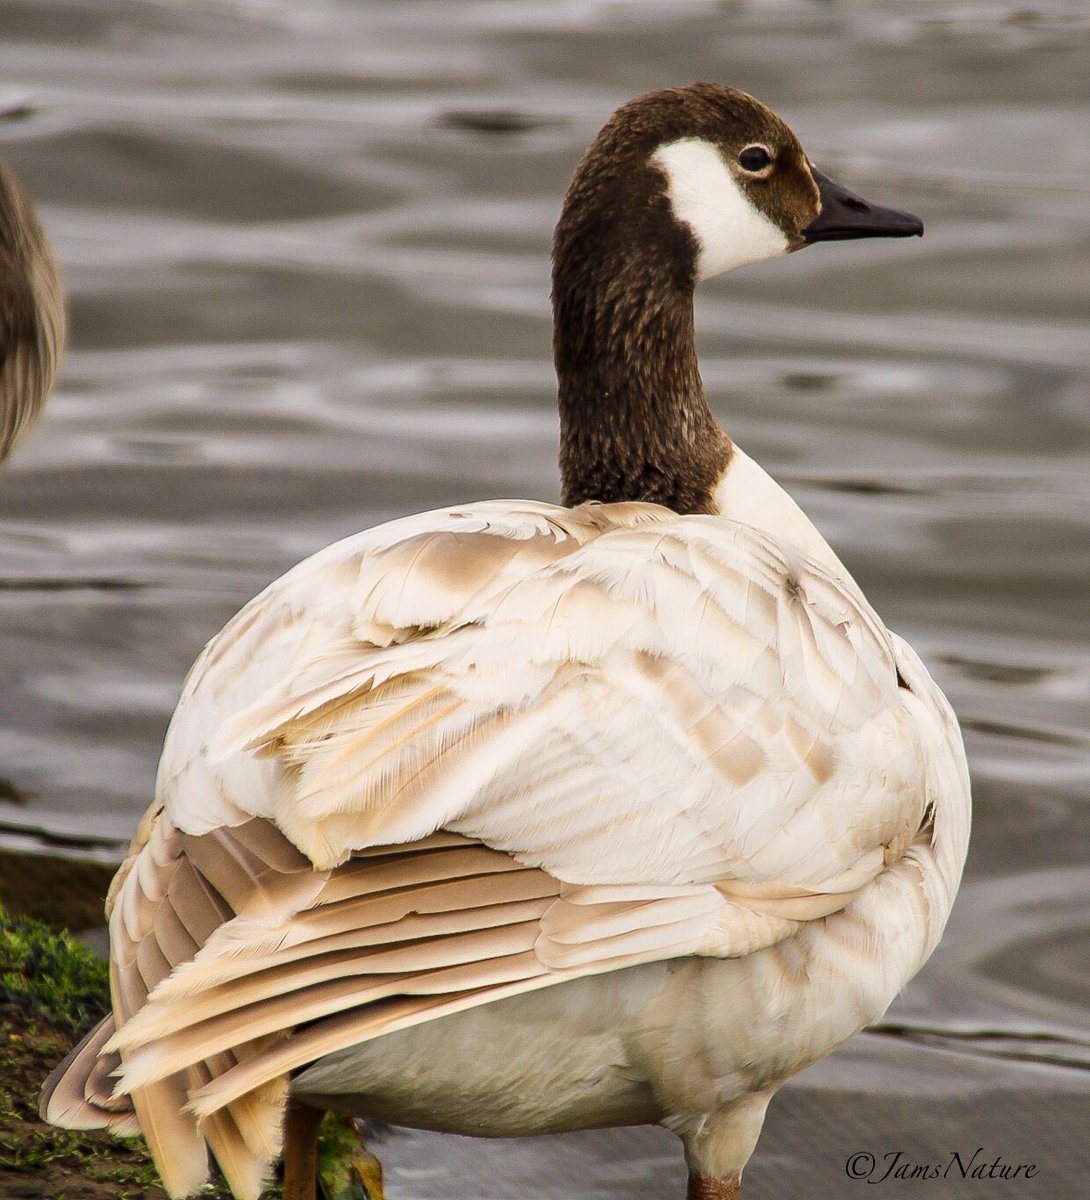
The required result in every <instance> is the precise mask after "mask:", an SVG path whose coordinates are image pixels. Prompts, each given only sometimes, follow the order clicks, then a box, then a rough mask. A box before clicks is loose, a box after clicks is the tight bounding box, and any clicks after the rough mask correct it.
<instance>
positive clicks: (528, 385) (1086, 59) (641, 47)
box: [0, 0, 1090, 1200]
mask: <svg viewBox="0 0 1090 1200" xmlns="http://www.w3.org/2000/svg"><path fill="white" fill-rule="evenodd" d="M697 78H707V79H716V80H721V81H724V82H729V83H733V84H735V85H737V86H741V87H743V88H745V89H747V90H748V91H751V92H753V93H755V94H756V95H758V96H760V97H761V98H762V99H764V100H765V101H767V102H768V103H770V104H771V105H772V106H773V107H775V108H776V109H777V110H778V111H779V112H781V113H782V114H783V115H784V116H785V117H786V118H787V119H788V120H789V122H791V123H792V125H793V126H794V127H795V129H796V130H797V131H798V133H799V134H800V136H801V137H802V139H803V141H804V143H805V145H806V146H807V149H808V150H809V152H810V153H811V155H812V156H813V157H814V158H815V159H816V160H817V161H818V162H819V164H820V165H821V166H822V167H823V168H824V169H826V170H827V171H828V172H829V173H830V174H833V175H834V176H836V177H838V178H842V179H843V181H844V182H845V183H847V184H849V185H850V186H852V187H854V188H857V189H858V190H859V191H860V192H862V193H863V194H864V195H867V196H868V197H871V198H872V199H874V200H876V201H879V202H885V203H891V204H895V205H898V206H902V207H905V208H909V209H912V210H914V211H916V212H919V213H920V214H921V215H922V216H923V218H924V220H925V223H926V225H927V235H926V237H925V238H924V239H923V240H922V241H919V242H912V243H902V242H887V243H882V242H876V243H860V244H850V245H831V246H821V247H817V248H815V249H813V250H810V251H807V252H806V253H805V254H800V255H795V256H792V257H791V258H789V259H786V260H783V261H781V262H778V263H776V264H773V265H767V266H761V267H757V268H752V269H750V270H747V271H743V272H740V273H737V274H734V275H731V276H728V277H727V278H725V279H723V280H720V281H716V282H715V283H713V284H710V285H707V286H705V287H704V288H703V289H702V291H701V293H700V298H699V303H698V324H699V337H700V345H701V354H702V363H703V368H704V374H705V380H706V383H707V385H708V390H709V393H710V395H711V397H712V399H713V401H714V404H715V407H716V409H717V411H718V412H719V413H720V416H721V418H722V421H723V423H724V425H725V426H726V428H727V429H728V430H729V431H730V432H731V434H732V435H733V436H735V438H736V439H737V440H738V441H739V442H740V443H741V444H742V445H743V446H744V447H745V448H746V450H747V451H748V452H749V453H750V454H751V455H754V456H755V457H757V458H758V459H759V460H761V461H762V462H763V463H764V464H765V466H766V467H768V468H769V469H770V470H771V471H772V472H773V473H774V474H775V475H776V476H777V477H778V478H779V479H780V480H781V481H782V482H783V483H784V484H785V485H786V486H787V487H788V488H789V489H790V490H791V491H792V492H793V493H794V494H795V496H796V497H797V498H798V499H799V500H800V502H801V503H802V504H803V506H804V507H805V508H806V509H807V510H808V511H809V512H810V513H811V514H812V516H813V517H814V519H815V520H816V521H817V523H818V524H819V525H820V526H821V528H822V529H823V530H824V531H825V532H826V533H827V534H828V536H829V538H830V540H831V541H832V543H833V545H834V546H835V547H836V549H837V551H838V552H839V553H840V555H841V557H842V558H843V559H844V560H845V562H846V563H847V564H848V566H849V567H850V568H851V569H852V570H853V571H854V573H855V575H856V577H857V578H858V579H859V581H860V583H861V584H862V585H863V586H864V588H865V589H866V590H867V592H868V594H869V596H870V598H871V600H872V601H873V602H874V604H875V606H876V607H877V608H878V610H879V612H880V613H881V614H882V615H883V617H884V619H885V620H886V621H887V622H888V623H889V624H890V625H891V626H892V627H893V628H896V629H898V630H899V631H901V632H902V633H904V634H906V635H907V636H908V637H909V639H910V640H911V641H912V642H913V643H914V644H915V645H916V646H917V648H918V649H919V650H920V651H921V653H922V654H923V655H924V657H925V659H926V660H927V662H928V663H929V664H930V666H931V667H932V669H933V671H934V673H935V675H936V677H937V678H938V680H939V682H940V683H941V684H942V686H943V687H944V688H945V689H946V691H947V694H948V695H949V696H950V698H951V700H952V701H953V703H954V706H955V708H956V709H957V711H958V713H959V714H960V717H961V720H962V723H963V726H964V729H965V734H966V741H967V745H968V750H969V755H970V760H971V766H972V770H973V777H974V788H975V818H974V819H975V828H974V836H973V844H972V848H971V851H970V857H969V863H968V867H967V871H966V881H965V885H964V888H963V891H962V895H961V898H960V900H959V902H958V905H957V908H956V910H955V913H954V917H953V919H952V921H951V925H950V929H949V932H948V934H947V937H946V939H945V940H944V942H943V944H942V946H941V947H940V949H939V951H938V952H937V953H936V955H935V957H934V959H933V960H932V961H931V963H930V964H929V965H928V967H927V968H926V969H925V971H924V972H923V973H922V974H921V975H920V976H919V978H918V979H917V980H916V981H914V982H913V983H912V984H911V985H910V987H909V988H908V989H907V991H906V992H905V994H904V996H903V997H902V998H901V999H900V1000H899V1001H898V1002H897V1003H896V1004H895V1006H894V1008H893V1009H892V1010H891V1012H890V1014H889V1017H888V1018H887V1022H886V1023H885V1025H884V1026H883V1027H882V1028H881V1029H879V1030H878V1031H875V1032H870V1033H866V1034H863V1035H861V1036H860V1037H858V1038H856V1039H855V1040H854V1041H853V1042H852V1043H850V1044H849V1045H848V1046H847V1047H845V1048H844V1049H843V1050H842V1051H841V1052H839V1053H838V1054H836V1055H834V1056H833V1057H832V1058H831V1059H829V1060H827V1061H826V1062H825V1063H822V1064H819V1065H818V1066H816V1067H814V1068H812V1069H811V1070H809V1071H808V1072H805V1073H804V1074H803V1075H802V1076H800V1077H799V1078H798V1079H797V1080H796V1081H795V1082H793V1083H792V1084H791V1085H790V1086H788V1087H787V1088H785V1089H784V1091H783V1092H782V1093H781V1094H780V1096H779V1097H778V1099H777V1100H776V1102H775V1103H774V1104H773V1107H772V1110H771V1112H770V1115H769V1119H768V1123H767V1126H766V1131H765V1134H764V1137H763V1138H762V1141H761V1144H760V1147H759V1149H758V1152H757V1154H756V1155H755V1157H754V1159H753V1161H752V1163H751V1166H750V1170H749V1172H748V1174H747V1200H774V1198H781V1197H782V1198H787V1197H790V1198H792V1200H795V1198H797V1197H801V1196H814V1197H818V1196H820V1197H835V1196H846V1197H847V1196H862V1195H866V1194H869V1187H868V1185H867V1184H866V1183H865V1182H862V1181H855V1180H852V1179H851V1178H849V1176H848V1174H847V1172H846V1169H845V1164H846V1161H847V1159H848V1156H849V1155H850V1154H852V1153H853V1152H867V1153H871V1154H873V1155H874V1156H875V1159H876V1160H877V1169H876V1173H875V1177H877V1176H879V1175H881V1173H882V1171H883V1170H885V1167H886V1165H892V1164H891V1162H890V1160H889V1159H887V1158H885V1157H884V1156H886V1155H892V1154H894V1153H896V1152H897V1151H902V1152H903V1154H904V1156H905V1159H904V1160H901V1161H905V1160H908V1161H911V1162H914V1163H920V1164H931V1163H935V1164H939V1165H940V1166H942V1167H944V1168H945V1167H946V1166H947V1165H948V1163H949V1162H950V1154H951V1153H952V1152H954V1151H957V1152H958V1153H959V1154H960V1155H961V1156H962V1159H963V1160H968V1159H969V1158H970V1157H971V1156H972V1154H973V1153H974V1151H976V1150H977V1149H978V1147H979V1148H981V1151H982V1156H978V1158H977V1160H976V1161H977V1162H978V1163H979V1162H980V1161H983V1160H984V1159H986V1160H987V1161H989V1162H990V1161H992V1160H993V1159H994V1158H995V1157H996V1156H997V1155H1001V1156H1002V1158H1003V1160H1004V1161H1005V1162H1009V1163H1014V1164H1017V1163H1018V1162H1026V1163H1034V1164H1036V1166H1037V1168H1038V1174H1037V1175H1036V1176H1035V1178H1034V1179H1033V1180H1031V1181H1028V1182H1027V1181H1026V1180H1025V1179H1020V1180H1008V1181H996V1180H994V1179H993V1180H991V1181H973V1180H972V1179H969V1180H966V1179H963V1178H961V1176H960V1174H959V1169H958V1168H957V1167H956V1166H955V1167H954V1168H953V1171H952V1172H947V1173H946V1175H945V1177H944V1178H939V1179H937V1180H931V1181H916V1182H911V1181H898V1180H897V1179H894V1178H890V1179H887V1180H886V1182H885V1183H884V1184H882V1185H881V1186H880V1187H878V1188H877V1189H876V1193H875V1194H877V1195H891V1196H892V1195H900V1194H908V1193H909V1192H911V1193H912V1194H916V1195H921V1196H922V1195H926V1196H927V1197H951V1198H953V1197H958V1198H959V1200H960V1198H965V1200H971V1198H972V1197H977V1196H979V1197H984V1196H988V1197H1004V1196H1010V1197H1034V1198H1036V1197H1042V1196H1063V1197H1067V1196H1076V1195H1085V1194H1090V1152H1088V1151H1087V1149H1086V1134H1085V1128H1086V1118H1087V1113H1088V1103H1090V995H1088V979H1090V899H1088V897H1090V851H1088V847H1090V599H1088V597H1090V303H1088V299H1087V294H1088V286H1090V285H1088V280H1090V94H1088V88H1087V81H1088V80H1090V7H1088V5H1087V4H1086V2H1085V0H1012V2H1009V3H1008V2H1002V0H971V2H969V0H964V2H952V0H951V2H947V0H869V2H868V0H842V2H840V3H831V2H811V3H807V2H803V0H764V2H760V0H753V2H751V3H745V2H742V0H738V2H735V3H731V2H722V3H687V2H677V3H674V4H671V5H665V4H656V3H638V2H627V3H626V2H621V0H614V2H609V0H598V2H594V0H566V2H565V0H553V2H546V0H526V2H515V0H507V2H504V0H492V2H480V3H473V2H469V0H462V2H458V0H450V2H446V3H442V2H438V0H402V2H400V3H399V2H393V0H391V2H388V3H373V2H370V3H369V2H364V0H355V2H352V0H294V2H287V0H285V2H280V0H219V2H206V3H199V2H197V0H154V2H152V0H142V2H138V0H22V2H14V0H0V150H2V152H3V153H4V154H5V155H6V157H7V158H8V160H9V161H10V162H11V163H12V165H13V166H14V167H15V168H16V170H17V171H18V172H19V173H20V175H21V176H22V178H23V179H24V181H25V182H26V184H27V186H28V187H29V188H30V190H31V192H32V193H33V195H34V196H35V197H36V199H37V201H38V203H39V206H40V210H41V214H42V217H43V220H44V222H45V223H46V225H47V227H48V229H49V231H50V233H51V235H52V238H53V242H54V245H55V247H56V250H57V254H58V257H59V259H60V261H61V264H62V267H63V271H64V276H65V280H66V284H67V288H68V292H69V295H70V310H71V327H72V339H71V348H70V351H69V353H68V356H67V359H66V362H65V365H64V368H63V372H62V375H61V378H60V382H59V387H58V390H57V393H56V395H55V396H54V398H53V400H52V401H51V404H50V407H49V409H48V411H47V415H46V418H45V420H44V421H43V423H42V425H41V427H40V428H39V430H38V431H37V433H36V434H35V436H34V437H33V438H32V440H31V441H29V442H28V443H27V444H26V445H24V446H23V447H22V449H21V451H20V453H18V454H17V456H16V458H15V460H14V461H13V462H12V463H11V464H10V465H9V467H8V468H7V469H6V470H5V471H4V472H3V474H2V476H0V730H2V732H0V843H3V844H6V845H8V846H15V847H23V848H39V849H40V848H43V847H44V848H46V849H52V850H56V851H57V852H58V853H67V854H76V853H78V854H82V855H89V856H92V857H99V858H101V859H104V860H110V859H113V858H116V857H117V855H118V853H119V844H120V843H121V842H122V841H124V840H126V839H127V838H128V836H129V834H130V833H131V831H132V828H133V826H134V824H135V822H136V819H137V817H138V815H139V814H140V812H141V811H142V810H143V808H144V806H145V804H146V803H147V801H148V799H149V797H150V795H151V790H152V783H153V777H154V771H155V763H156V759H157V755H158V750H159V746H160V742H161V738H162V734H163V730H164V728H165V725H166V721H167V719H168V717H169V714H170V711H171V709H172V707H173V704H174V703H175V701H176V699H177V696H178V692H179V689H180V686H181V681H182V677H183V675H184V673H185V670H186V668H187V666H188V664H189V663H190V662H191V661H192V659H193V658H194V657H195V655H196V653H197V652H198V650H199V649H200V647H201V645H202V644H203V643H204V641H205V640H206V639H207V638H208V637H210V636H211V635H212V634H213V633H215V632H216V630H218V629H219V627H220V626H221V625H222V624H223V622H224V621H225V620H226V618H227V617H228V616H229V615H230V614H231V613H232V612H233V611H234V610H235V609H236V608H237V607H238V606H239V605H240V604H241V603H242V602H243V601H244V600H246V599H247V598H248V597H249V596H250V595H252V594H253V593H254V592H255V591H257V590H258V589H259V588H260V587H261V586H262V585H263V584H265V583H266V582H268V581H269V580H270V579H272V578H273V577H275V576H276V575H278V574H279V573H280V572H281V571H282V570H283V569H284V568H286V567H287V566H288V565H290V564H291V563H292V562H294V561H296V560H297V559H299V558H301V557H303V556H304V555H305V554H307V553H309V552H310V551H312V550H315V549H317V548H318V547H320V546H322V545H324V544H326V543H327V542H329V541H331V540H333V539H334V538H337V537H340V536H342V535H344V534H347V533H350V532H352V531H355V530H357V529H359V528H362V527H365V526H368V525H372V524H375V523H377V522H379V521H383V520H386V519H388V518H390V517H393V516H396V515H399V514H402V513H405V512H410V511H416V510H420V509H425V508H431V507H436V506H440V505H444V504H448V503H455V502H461V501H465V500H468V499H474V498H480V497H491V496H511V495H516V496H523V495H525V496H533V497H541V498H547V499H552V498H555V496H556V492H557V475H556V468H555V442H556V418H555V412H554V380H553V375H552V369H551V366H550V346H549V342H550V325H549V306H548V275H549V272H548V247H549V237H550V231H551V227H552V223H553V221H554V219H555V216H556V213H557V208H558V204H559V198H560V196H561V194H562V192H563V189H564V187H565V185H566V182H567V179H568V176H569V174H570V172H571V170H572V168H573V166H574V164H575V162H576V160H577V159H578V156H579V154H580V153H581V151H582V149H583V147H584V146H585V145H586V143H587V142H588V141H589V139H590V138H591V137H592V136H593V134H594V133H595V131H596V130H597V128H598V127H599V125H600V124H601V122H602V121H603V120H604V119H605V117H606V116H607V115H608V113H609V112H610V111H611V110H612V109H613V108H614V107H615V106H616V105H617V104H618V103H620V102H621V101H623V100H624V99H626V98H628V97H630V96H632V95H634V94H636V93H639V92H641V91H645V90H648V89H650V88H652V87H658V86H663V85H667V84H674V83H683V82H688V81H689V80H692V79H697ZM379 1152H380V1154H381V1156H382V1157H383V1158H384V1160H385V1161H386V1164H387V1169H388V1175H389V1181H390V1188H389V1190H390V1195H391V1200H441V1198H451V1197H467V1198H468V1197H487V1198H488V1200H508V1198H511V1200H514V1198H515V1197H525V1196H533V1197H535V1198H538V1200H576V1198H582V1197H602V1198H604V1197H607V1196H608V1197H622V1196H623V1197H630V1198H632V1200H636V1198H643V1200H653V1198H655V1200H658V1198H661V1197H664V1196H670V1195H680V1194H681V1189H683V1183H682V1180H683V1169H682V1166H681V1160H680V1155H679V1153H678V1151H677V1148H676V1145H675V1144H674V1142H673V1139H672V1138H670V1137H669V1136H668V1135H665V1134H661V1133H659V1132H657V1131H654V1130H630V1131H614V1132H607V1133H596V1134H587V1135H582V1136H579V1137H570V1138H562V1139H540V1140H533V1139H531V1140H527V1141H522V1142H517V1143H513V1144H510V1145H507V1144H499V1143H494V1142H479V1143H478V1142H469V1141H462V1140H460V1139H451V1138H439V1137H433V1136H425V1135H417V1134H402V1133H392V1134H390V1135H389V1136H388V1138H387V1139H386V1141H385V1142H384V1144H383V1146H382V1147H380V1148H379Z"/></svg>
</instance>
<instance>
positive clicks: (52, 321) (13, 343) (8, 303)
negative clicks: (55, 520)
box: [0, 160, 65, 462]
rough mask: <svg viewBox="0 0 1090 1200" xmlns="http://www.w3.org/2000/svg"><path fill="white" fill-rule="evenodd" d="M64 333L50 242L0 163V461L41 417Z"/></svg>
mask: <svg viewBox="0 0 1090 1200" xmlns="http://www.w3.org/2000/svg"><path fill="white" fill-rule="evenodd" d="M64 334H65V318H64V300H63V297H62V295H61V286H60V280H59V278H58V275H57V265H56V262H55V261H54V259H53V253H52V251H51V250H50V247H49V242H48V241H47V240H46V236H45V233H44V231H43V230H42V227H41V225H40V224H39V222H38V218H37V217H36V216H35V214H34V209H33V207H32V205H31V203H30V197H29V196H27V194H26V191H25V190H24V189H23V186H22V184H21V183H20V182H19V180H18V179H17V178H16V177H15V175H14V173H13V172H12V170H11V168H10V167H8V166H7V164H6V163H4V162H3V160H0V462H3V460H4V459H5V458H7V456H8V455H9V454H10V453H11V451H12V450H13V449H14V447H15V443H16V442H17V441H19V440H20V439H21V438H22V436H23V435H24V434H25V433H26V431H27V429H29V427H30V426H31V425H32V424H33V423H34V422H35V421H36V420H37V418H38V416H39V414H40V413H41V410H42V406H43V405H44V404H45V401H46V397H47V396H48V395H49V391H50V388H51V387H52V386H53V377H54V375H55V374H56V370H57V363H58V361H59V359H60V354H61V349H62V347H63V345H64Z"/></svg>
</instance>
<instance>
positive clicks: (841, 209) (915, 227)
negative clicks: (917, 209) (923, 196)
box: [802, 170, 923, 243]
mask: <svg viewBox="0 0 1090 1200" xmlns="http://www.w3.org/2000/svg"><path fill="white" fill-rule="evenodd" d="M813 176H814V182H815V183H816V184H817V185H818V191H819V192H820V193H821V212H820V213H819V214H818V217H817V220H815V221H812V222H811V223H810V224H809V225H807V226H806V228H805V229H804V230H803V231H802V238H803V240H804V241H805V242H807V243H810V242H844V241H847V240H848V239H849V238H869V237H923V222H922V221H921V220H920V218H919V217H915V216H913V215H912V213H907V212H902V211H901V210H900V209H899V208H879V207H878V205H877V204H870V203H868V202H867V201H866V200H863V199H862V198H861V197H859V196H856V195H854V194H853V193H851V192H849V191H848V189H847V188H844V187H841V186H840V184H839V183H834V182H833V181H832V180H831V179H830V178H829V177H828V175H822V173H821V172H820V171H817V170H814V171H813Z"/></svg>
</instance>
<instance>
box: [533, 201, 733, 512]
mask: <svg viewBox="0 0 1090 1200" xmlns="http://www.w3.org/2000/svg"><path fill="white" fill-rule="evenodd" d="M670 224H671V225H673V229H674V230H677V225H676V223H674V222H670ZM662 228H663V226H662V224H660V225H659V230H660V231H661V230H662ZM646 232H647V231H646V230H634V231H632V233H633V235H638V234H643V233H646ZM587 234H588V235H589V236H580V231H578V230H572V229H570V228H567V227H566V225H565V219H564V218H563V217H562V218H561V224H560V226H558V229H557V239H556V245H555V252H554V267H553V321H554V324H553V354H554V359H555V362H556V373H557V380H558V383H559V389H560V390H559V404H560V472H561V477H562V481H563V500H564V503H565V504H579V503H582V502H583V501H584V500H601V501H604V502H609V501H617V500H646V501H651V502H653V503H656V504H663V505H665V506H666V507H668V508H672V509H674V510H676V511H677V512H683V513H693V512H710V511H713V505H712V491H713V489H714V487H715V485H716V483H717V482H718V480H719V478H720V476H721V475H722V473H723V471H724V469H725V467H726V465H727V462H728V460H729V458H730V442H729V441H728V439H727V437H726V435H725V434H724V433H723V431H722V430H721V429H720V428H719V426H718V425H717V424H716V421H715V418H714V417H713V416H712V414H711V410H710V409H709V408H708V403H707V400H706V399H705V396H704V385H703V383H702V382H701V379H700V369H699V366H698V364H697V359H696V344H695V338H694V330H693V283H694V281H693V267H692V263H693V259H694V253H693V247H692V245H691V244H690V243H689V241H688V238H687V237H686V238H685V242H684V243H679V244H677V245H670V244H669V242H666V243H665V244H664V242H663V239H662V238H661V237H659V238H651V239H650V240H649V242H645V241H644V240H643V239H641V238H640V237H639V236H630V237H629V238H627V239H624V240H622V239H617V240H616V241H615V243H614V245H613V247H611V246H610V244H609V239H602V238H600V237H595V236H594V235H593V234H590V233H589V231H587ZM645 246H646V247H647V248H646V249H645V248H644V247H645Z"/></svg>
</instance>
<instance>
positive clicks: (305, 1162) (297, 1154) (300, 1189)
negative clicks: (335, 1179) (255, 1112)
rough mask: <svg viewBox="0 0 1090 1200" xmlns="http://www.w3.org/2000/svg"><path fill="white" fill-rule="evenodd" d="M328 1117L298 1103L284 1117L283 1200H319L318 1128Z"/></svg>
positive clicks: (292, 1105) (318, 1110)
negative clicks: (325, 1117)
mask: <svg viewBox="0 0 1090 1200" xmlns="http://www.w3.org/2000/svg"><path fill="white" fill-rule="evenodd" d="M324 1116H325V1113H323V1112H322V1111H321V1109H318V1108H311V1107H310V1105H309V1104H302V1103H300V1102H299V1101H298V1100H289V1101H288V1110H287V1113H286V1114H285V1116H284V1200H318V1126H319V1125H321V1123H322V1117H324Z"/></svg>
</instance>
